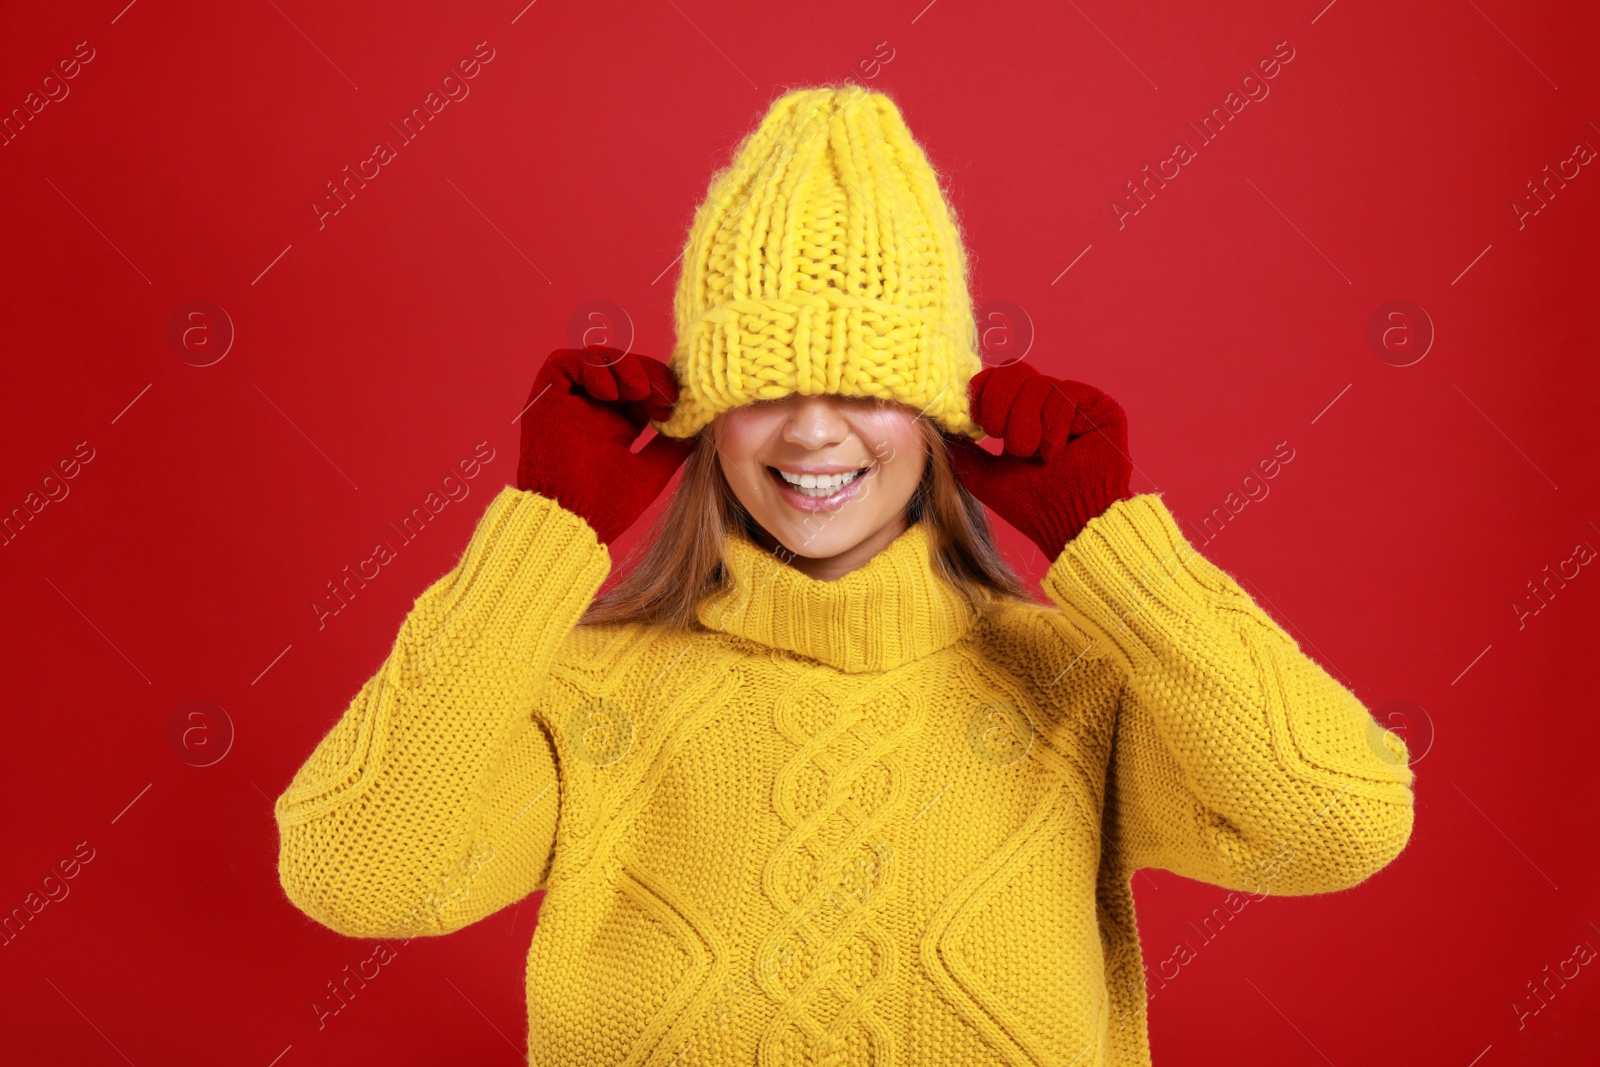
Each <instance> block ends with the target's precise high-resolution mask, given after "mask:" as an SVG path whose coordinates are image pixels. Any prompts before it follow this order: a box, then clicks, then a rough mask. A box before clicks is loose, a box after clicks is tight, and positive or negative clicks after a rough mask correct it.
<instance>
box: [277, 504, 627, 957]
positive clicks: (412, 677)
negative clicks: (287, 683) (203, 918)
mask: <svg viewBox="0 0 1600 1067" xmlns="http://www.w3.org/2000/svg"><path fill="white" fill-rule="evenodd" d="M610 567H611V562H610V556H609V553H608V552H607V549H606V548H605V546H604V545H603V544H601V543H600V542H599V541H598V540H597V539H596V537H595V534H594V531H593V530H591V529H590V527H589V526H588V524H586V523H585V522H584V521H583V520H582V519H581V518H580V517H578V516H577V515H575V514H573V513H572V512H570V511H567V510H565V509H564V508H562V507H560V506H559V505H557V504H556V503H555V502H554V501H552V500H549V499H547V498H545V497H543V496H539V495H537V494H535V493H531V492H527V491H524V490H521V489H517V488H514V487H512V486H507V487H505V488H504V489H503V490H501V492H500V494H499V495H498V496H496V497H495V499H494V500H493V501H492V502H491V503H490V504H489V506H488V508H487V509H486V510H485V512H484V514H483V517H482V518H481V519H480V520H479V522H478V525H477V528H476V529H475V530H474V531H473V534H472V537H471V540H470V542H469V543H468V545H467V548H466V551H465V553H463V555H462V556H461V559H460V560H459V561H458V562H457V564H456V565H455V566H454V567H453V568H452V569H451V570H450V571H449V573H447V574H445V575H444V576H443V577H442V578H440V579H439V580H438V581H436V582H434V583H433V585H431V586H430V587H429V588H428V589H427V590H426V591H424V592H423V593H422V595H421V596H419V597H418V598H417V599H416V601H415V604H414V606H413V607H412V609H411V611H410V612H409V614H408V615H407V616H406V618H405V620H404V622H403V623H402V624H401V626H400V632H399V636H398V637H397V638H396V640H395V642H394V646H393V649H392V650H391V651H390V653H389V655H388V658H387V659H386V660H385V661H384V663H383V665H382V666H381V667H380V668H379V669H378V671H377V673H376V674H374V675H373V676H372V677H371V678H370V679H368V681H367V682H366V683H365V684H364V685H363V686H362V687H361V689H360V692H358V693H357V694H356V696H355V698H354V700H353V701H352V702H351V704H350V705H349V707H348V708H347V709H346V710H345V712H344V714H343V716H342V717H341V718H340V719H339V721H338V722H337V723H336V724H335V725H334V726H333V728H332V729H331V730H330V731H329V732H328V733H327V735H326V736H324V737H323V738H322V740H321V741H320V742H319V743H318V744H317V746H316V748H315V750H314V751H313V752H312V753H311V755H310V757H309V758H308V759H307V760H306V762H305V763H304V765H302V766H301V767H300V769H299V771H298V772H297V773H296V774H295V776H294V779H293V780H292V781H291V782H290V784H289V787H288V788H287V789H286V790H285V791H284V793H283V794H282V795H281V796H280V797H278V799H277V803H276V805H275V807H274V814H275V817H276V820H277V824H278V834H279V851H278V876H279V881H280V882H281V884H282V886H283V889H284V892H285V893H287V894H288V897H289V899H290V900H291V901H292V902H293V903H294V904H295V906H296V907H298V908H299V909H300V910H301V911H303V912H304V913H305V914H307V915H308V916H310V917H311V918H313V919H315V920H317V921H318V922H320V923H322V924H323V925H325V926H328V927H331V928H332V929H334V930H337V931H338V932H340V933H343V934H347V935H349V936H352V937H406V938H409V937H413V936H419V935H430V934H446V933H450V932H452V931H454V930H458V929H460V928H462V927H464V926H468V925H470V924H471V923H474V922H477V921H478V920H479V919H482V918H484V917H485V916H488V915H490V914H492V913H493V912H495V911H498V910H499V909H501V908H503V907H505V906H506V905H507V904H510V903H513V902H515V901H517V900H520V899H521V898H523V897H524V896H526V895H527V894H529V893H531V892H533V891H534V890H535V889H539V888H543V887H544V884H545V880H546V878H547V877H548V875H549V869H550V863H551V860H552V858H553V851H552V850H553V847H554V841H555V831H556V817H557V813H558V808H559V797H560V788H559V786H558V784H557V766H556V756H555V749H554V746H553V744H552V742H551V740H550V736H549V734H548V725H547V724H546V723H544V722H543V721H542V715H541V713H540V712H539V711H538V703H539V701H540V699H541V694H542V692H543V688H544V685H545V682H546V678H547V676H548V669H549V666H550V662H551V660H552V658H553V657H554V655H555V652H556V649H557V648H558V647H559V646H560V644H561V642H562V641H563V639H565V637H566V636H567V634H568V633H569V632H570V630H571V629H572V627H573V626H574V625H575V624H576V622H577V619H578V617H579V616H580V615H581V614H582V613H583V611H584V609H585V608H586V607H587V606H588V605H589V603H590V601H591V599H592V598H593V596H594V594H595V592H596V591H597V590H598V589H599V587H600V584H601V582H603V581H604V580H605V577H606V575H607V574H608V573H609V571H610Z"/></svg>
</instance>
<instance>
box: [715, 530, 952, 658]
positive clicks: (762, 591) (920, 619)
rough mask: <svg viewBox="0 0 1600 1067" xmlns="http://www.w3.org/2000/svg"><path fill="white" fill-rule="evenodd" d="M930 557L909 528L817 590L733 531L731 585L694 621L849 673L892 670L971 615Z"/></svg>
mask: <svg viewBox="0 0 1600 1067" xmlns="http://www.w3.org/2000/svg"><path fill="white" fill-rule="evenodd" d="M932 551H933V546H932V542H931V540H930V538H929V535H928V531H927V528H926V527H925V526H923V525H922V524H921V523H920V522H919V523H913V524H912V525H910V526H909V527H907V528H906V530H905V531H904V532H903V533H901V534H900V536H898V537H896V538H895V539H894V540H893V541H892V542H890V543H889V545H888V546H887V547H885V548H884V549H883V550H882V551H880V552H879V553H878V554H877V555H876V556H874V557H872V559H871V560H870V561H868V562H867V564H866V565H865V566H863V567H859V568H857V569H856V570H853V571H851V572H850V573H849V574H846V575H845V576H843V577H842V578H838V579H835V580H834V581H831V582H824V581H818V580H817V579H815V578H811V577H809V576H807V575H806V574H804V573H802V572H801V571H799V570H796V569H795V568H794V567H792V566H790V565H789V564H787V563H784V562H782V561H781V560H780V559H779V558H778V557H777V556H775V555H774V554H773V553H771V552H768V551H767V550H766V549H764V548H762V547H761V546H760V545H757V544H756V543H755V542H754V541H752V540H751V539H750V538H749V537H748V536H747V535H746V534H745V533H744V531H742V530H738V529H735V530H733V531H730V532H729V534H728V538H727V541H726V543H725V545H724V547H723V561H724V567H725V570H726V573H727V575H728V579H729V580H728V581H727V582H726V584H725V586H724V588H723V590H722V591H721V592H719V593H716V594H714V595H713V596H710V597H708V598H707V599H706V600H704V601H702V602H701V604H700V607H699V613H698V614H699V619H700V621H701V622H702V623H703V624H705V625H706V626H709V627H710V628H711V629H713V630H721V631H723V632H724V633H730V634H734V635H736V636H739V637H744V638H748V639H749V640H752V641H758V642H760V643H761V644H764V645H771V646H772V647H774V648H782V649H786V650H788V651H790V652H795V653H798V654H800V655H802V656H807V657H809V658H811V659H814V660H817V661H819V662H822V663H827V664H829V665H831V666H834V667H837V668H838V669H839V670H841V671H845V672H848V673H852V674H855V673H863V672H871V671H887V670H892V669H894V668H895V667H899V666H901V665H903V664H906V663H910V662H911V661H913V660H917V659H921V658H922V657H924V656H927V655H929V654H931V653H934V652H937V651H939V650H940V649H942V648H945V647H946V646H948V645H950V644H953V643H954V642H956V641H958V640H960V639H961V637H962V636H963V635H964V634H965V633H966V632H967V630H968V629H969V628H970V627H971V626H972V623H973V621H974V620H975V618H976V617H977V615H976V612H975V611H974V610H973V608H972V607H971V606H970V605H968V604H967V602H966V600H965V598H963V597H962V595H961V594H960V593H959V592H958V591H956V590H955V589H953V588H951V587H950V586H949V585H948V584H946V583H945V582H944V581H942V580H940V578H939V576H938V575H937V573H935V571H934V570H933V564H932Z"/></svg>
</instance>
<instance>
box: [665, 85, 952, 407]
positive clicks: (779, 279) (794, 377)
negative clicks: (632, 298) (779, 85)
mask: <svg viewBox="0 0 1600 1067" xmlns="http://www.w3.org/2000/svg"><path fill="white" fill-rule="evenodd" d="M673 309H674V313H675V316H676V319H677V341H676V344H675V346H674V348H673V352H672V360H671V365H672V369H673V371H674V372H676V374H677V378H678V382H679V384H680V386H681V387H682V390H683V395H682V397H681V399H680V400H679V402H678V405H677V407H676V409H675V410H674V411H673V414H672V416H671V418H669V419H667V420H666V421H665V422H657V423H656V428H657V429H658V430H659V431H660V432H661V433H663V434H666V435H668V436H671V437H689V436H692V435H693V434H695V433H697V432H698V431H699V430H700V429H701V427H703V426H705V425H706V423H708V422H710V421H711V420H712V418H714V417H715V416H716V415H717V413H718V412H722V411H726V410H728V409H730V408H735V407H739V406H740V405H743V404H747V403H750V402H752V401H756V400H770V399H776V398H779V397H783V396H787V395H789V394H791V393H801V394H804V395H808V396H813V395H818V394H823V393H837V394H842V395H845V396H858V397H879V398H883V399H887V400H894V401H898V402H900V403H902V404H906V405H908V406H910V407H913V408H915V409H917V410H918V411H919V412H923V413H925V414H927V415H928V416H929V417H930V418H932V419H934V420H936V421H937V422H939V423H940V424H941V425H942V426H943V427H944V428H945V429H946V430H948V431H949V432H951V433H965V434H969V435H971V436H973V437H977V438H981V437H982V436H983V431H982V430H981V429H979V428H978V427H977V426H976V424H974V423H973V422H972V420H971V419H970V418H969V417H968V415H967V390H966V386H967V382H968V380H969V379H971V377H972V376H973V375H974V374H975V373H977V372H978V370H979V369H980V368H981V366H982V363H981V360H980V359H979V356H978V338H977V324H976V322H975V320H974V318H973V314H972V306H971V302H970V298H969V297H968V293H967V257H966V250H965V248H964V246H963V244H962V242H961V236H960V233H959V230H958V228H957V224H956V221H955V217H954V215H953V214H952V212H951V209H950V206H949V204H948V202H947V201H946V200H945V197H944V193H943V191H942V190H941V188H940V184H939V180H938V177H937V175H936V174H935V172H934V170H933V168H932V167H931V166H930V165H929V163H928V159H927V156H926V155H925V154H924V153H923V150H922V148H921V147H920V146H919V145H918V144H917V142H916V141H915V140H914V139H913V138H912V136H911V132H910V130H908V129H907V128H906V124H905V120H904V118H903V117H902V116H901V114H900V110H899V108H898V107H897V106H896V105H895V103H894V102H893V101H892V100H891V99H890V98H889V97H888V96H885V95H884V94H883V93H880V92H872V91H868V90H866V89H864V88H862V87H861V86H859V85H845V86H842V87H824V88H812V89H797V90H794V91H791V92H789V93H786V94H784V95H783V96H781V97H779V98H778V99H777V100H776V101H775V102H774V103H773V104H772V106H771V107H770V108H769V109H768V111H767V114H766V117H765V118H763V119H762V121H761V123H760V125H759V126H758V127H757V128H756V129H755V130H754V131H753V132H752V133H750V134H749V135H748V136H746V137H745V139H744V140H743V141H741V142H740V144H739V146H738V148H737V149H736V150H735V153H734V158H733V161H732V163H730V164H729V165H728V166H727V167H726V168H724V169H723V170H722V171H720V172H719V173H718V174H717V175H716V176H715V177H714V178H713V179H712V181H711V185H710V189H709V192H708V193H707V195H706V198H705V200H704V202H702V203H701V205H700V207H699V208H698V210H697V211H696V213H695V218H694V223H693V225H692V226H691V228H690V231H689V240H688V244H687V246H686V247H685V249H684V253H683V267H682V271H681V273H680V274H679V277H678V289H677V295H676V297H675V299H674V305H673Z"/></svg>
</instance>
